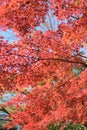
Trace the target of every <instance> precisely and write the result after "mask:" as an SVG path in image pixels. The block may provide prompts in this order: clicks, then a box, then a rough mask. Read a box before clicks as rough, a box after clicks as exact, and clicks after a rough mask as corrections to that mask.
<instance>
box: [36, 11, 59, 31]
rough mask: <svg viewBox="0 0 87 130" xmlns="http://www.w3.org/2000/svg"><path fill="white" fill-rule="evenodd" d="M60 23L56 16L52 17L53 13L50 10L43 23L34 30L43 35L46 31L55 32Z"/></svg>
mask: <svg viewBox="0 0 87 130" xmlns="http://www.w3.org/2000/svg"><path fill="white" fill-rule="evenodd" d="M60 23H61V21H58V20H57V17H56V15H54V12H53V11H51V10H50V11H48V14H47V15H46V17H45V21H44V22H43V23H41V24H40V25H39V26H37V27H36V28H35V29H36V30H41V31H42V32H43V33H44V32H45V31H47V30H53V31H57V29H58V25H59V24H60Z"/></svg>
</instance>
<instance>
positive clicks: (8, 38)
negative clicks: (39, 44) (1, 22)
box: [0, 30, 19, 44]
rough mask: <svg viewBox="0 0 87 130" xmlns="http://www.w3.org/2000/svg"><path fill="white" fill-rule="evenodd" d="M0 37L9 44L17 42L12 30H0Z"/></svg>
mask: <svg viewBox="0 0 87 130" xmlns="http://www.w3.org/2000/svg"><path fill="white" fill-rule="evenodd" d="M0 35H1V36H3V39H4V40H5V41H8V43H9V44H11V43H13V42H17V41H18V40H19V38H18V37H17V36H16V33H15V32H14V31H13V30H6V31H2V30H0Z"/></svg>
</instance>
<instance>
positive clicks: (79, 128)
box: [48, 122, 87, 130]
mask: <svg viewBox="0 0 87 130" xmlns="http://www.w3.org/2000/svg"><path fill="white" fill-rule="evenodd" d="M62 125H63V123H60V124H58V125H57V126H55V125H54V124H51V125H50V126H49V128H48V130H60V129H61V127H62ZM62 129H63V130H86V129H87V127H86V126H85V124H84V125H81V124H73V123H72V122H70V123H68V124H66V125H65V126H63V128H62Z"/></svg>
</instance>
